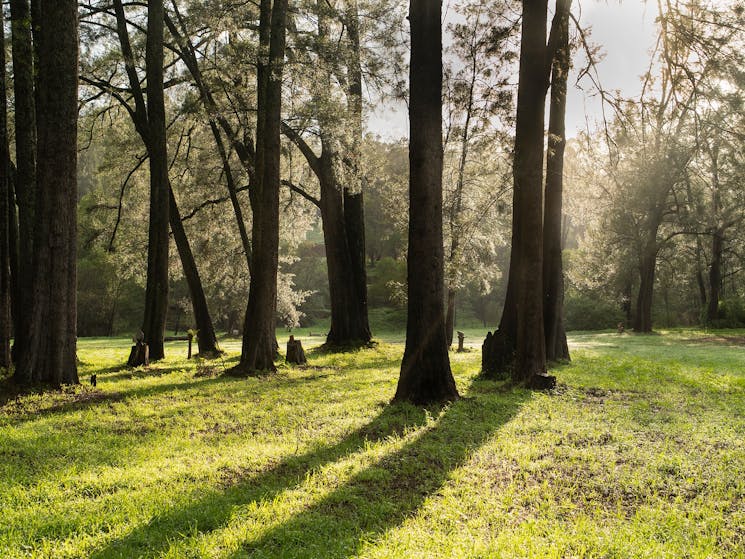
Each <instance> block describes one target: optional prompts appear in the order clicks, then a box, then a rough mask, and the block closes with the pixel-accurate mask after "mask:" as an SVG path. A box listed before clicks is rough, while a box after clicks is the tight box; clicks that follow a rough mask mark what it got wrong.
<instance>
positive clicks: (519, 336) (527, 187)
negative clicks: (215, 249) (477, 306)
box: [482, 0, 556, 385]
mask: <svg viewBox="0 0 745 559" xmlns="http://www.w3.org/2000/svg"><path fill="white" fill-rule="evenodd" d="M547 12H548V2H547V0H524V1H523V17H522V38H521V40H520V70H519V83H518V93H517V118H516V122H515V153H514V163H513V177H514V185H515V188H514V197H513V221H512V249H511V254H510V271H509V278H508V282H507V294H506V298H505V304H504V310H503V311H502V318H501V320H500V323H499V329H498V330H497V332H495V333H494V335H491V334H489V335H487V338H486V340H485V341H484V345H483V349H482V369H483V371H484V372H485V373H486V374H493V373H496V372H498V371H503V370H505V369H508V368H512V378H513V380H515V381H517V382H524V383H526V384H527V385H533V384H538V383H540V382H541V380H543V379H545V377H544V375H545V372H546V342H545V332H544V321H543V212H542V209H543V134H544V123H545V115H544V111H545V108H544V105H545V99H546V92H547V86H548V69H550V64H551V60H552V58H553V48H555V41H556V39H555V35H554V34H552V37H551V38H549V45H548V47H547V45H546V31H547V29H546V27H547V25H546V17H547Z"/></svg>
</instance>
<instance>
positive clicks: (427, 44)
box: [394, 0, 458, 404]
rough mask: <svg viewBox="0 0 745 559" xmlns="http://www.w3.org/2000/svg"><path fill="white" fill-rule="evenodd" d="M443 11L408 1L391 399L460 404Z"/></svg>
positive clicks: (435, 5) (425, 2) (421, 1)
mask: <svg viewBox="0 0 745 559" xmlns="http://www.w3.org/2000/svg"><path fill="white" fill-rule="evenodd" d="M441 11H442V6H441V4H440V2H431V1H429V0H411V3H410V12H409V20H410V23H411V69H410V76H411V78H410V91H411V93H410V101H409V123H410V147H409V165H410V170H409V252H408V264H407V267H408V271H407V280H408V288H407V289H408V291H407V292H408V314H407V319H406V348H405V350H404V356H403V360H402V361H401V374H400V376H399V380H398V387H397V388H396V395H395V397H394V400H395V401H410V402H412V403H415V404H427V403H431V402H437V401H444V400H453V399H456V398H458V391H457V389H456V386H455V380H454V379H453V374H452V372H451V370H450V358H449V356H448V349H447V338H446V336H445V313H444V309H443V301H444V295H445V293H444V291H445V289H444V288H445V275H444V249H443V242H442V159H443V155H442V24H441Z"/></svg>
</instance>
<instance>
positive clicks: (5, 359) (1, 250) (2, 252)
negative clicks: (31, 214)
mask: <svg viewBox="0 0 745 559" xmlns="http://www.w3.org/2000/svg"><path fill="white" fill-rule="evenodd" d="M0 44H2V45H5V21H4V17H3V14H2V12H0ZM0 96H2V97H1V98H0V367H4V368H6V369H7V368H9V367H10V365H11V357H10V329H11V328H10V319H11V314H10V291H11V288H10V223H9V222H10V211H11V207H10V188H9V185H10V154H9V148H8V101H7V91H6V80H5V49H4V48H3V49H2V50H0ZM13 212H15V208H13Z"/></svg>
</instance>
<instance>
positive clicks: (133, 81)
mask: <svg viewBox="0 0 745 559" xmlns="http://www.w3.org/2000/svg"><path fill="white" fill-rule="evenodd" d="M114 9H115V14H116V17H117V34H118V36H119V42H120V45H121V49H122V55H123V56H124V59H125V67H126V71H127V75H128V79H129V82H130V88H131V89H132V96H133V98H134V102H135V108H134V110H132V111H130V112H131V114H132V118H133V121H134V125H135V128H136V129H137V131H138V133H139V134H140V136H141V138H142V141H143V143H144V144H145V147H146V149H147V152H148V157H149V159H150V161H151V167H150V171H151V175H150V179H151V189H152V187H153V180H159V181H160V180H163V179H164V175H165V180H166V181H167V185H166V188H167V190H168V193H167V195H168V210H169V211H168V223H169V224H170V227H171V232H172V233H173V238H174V241H175V243H176V249H177V250H178V253H179V258H180V260H181V266H182V268H183V271H184V277H185V278H186V282H187V284H188V286H189V296H190V299H191V305H192V310H193V312H194V319H195V322H196V326H197V330H198V334H197V343H198V345H199V352H200V353H202V354H205V355H207V354H210V353H215V352H216V351H218V349H217V345H216V344H217V337H216V336H215V330H214V326H213V324H212V318H211V316H210V314H209V308H208V307H207V299H206V297H205V295H204V288H203V287H202V280H201V278H200V277H199V271H198V269H197V266H196V262H195V260H194V255H193V253H192V251H191V246H190V245H189V239H188V237H187V236H186V231H185V230H184V226H183V224H182V223H181V216H180V213H179V211H178V206H177V205H176V199H175V197H174V196H173V190H172V188H171V184H170V179H168V169H167V165H166V170H165V173H164V172H163V169H162V164H161V163H160V162H158V163H156V166H155V167H153V166H152V160H153V157H156V158H158V159H163V161H165V160H166V158H167V153H166V152H163V151H162V146H161V145H160V144H161V142H162V141H163V140H164V139H165V138H166V130H165V107H164V109H163V114H162V131H156V133H155V134H153V133H152V132H151V129H152V128H153V127H156V128H160V127H161V124H159V123H158V122H155V121H153V120H151V118H150V113H149V110H148V109H147V108H146V100H145V95H144V92H143V91H142V89H141V88H140V85H139V78H138V77H137V72H136V69H135V67H134V58H133V53H132V48H131V46H130V41H129V34H128V31H127V26H126V18H125V14H124V6H123V4H122V2H121V0H115V2H114ZM165 21H166V14H165V12H164V13H163V22H161V24H160V27H161V32H162V27H163V24H164V23H165ZM168 23H169V27H171V28H172V30H173V31H175V28H173V24H172V22H171V21H170V20H168ZM156 24H158V23H157V22H153V25H156ZM174 36H176V33H174ZM179 37H180V36H179ZM150 60H152V62H153V63H155V64H157V63H158V61H157V57H148V59H147V60H146V64H147V63H148V62H149V61H150ZM160 63H161V64H162V58H161V61H160ZM154 74H155V75H153V79H157V72H155V73H154ZM162 80H163V77H162V71H161V75H160V83H161V84H162ZM156 89H157V90H158V91H156V92H155V94H156V96H157V95H160V96H161V97H162V96H163V92H162V88H156ZM148 91H150V89H148ZM153 102H157V99H153ZM158 114H159V112H158V111H156V112H155V115H156V117H158ZM154 169H155V173H156V174H155V175H153V170H154ZM158 190H159V191H160V185H158ZM160 202H161V201H160V200H159V203H160ZM151 203H152V197H151ZM151 218H152V214H151ZM160 254H161V256H162V252H161V253H160ZM166 259H167V253H166ZM161 296H162V295H159V296H158V304H159V305H160V304H162V302H163V301H165V304H166V311H167V304H168V300H167V299H168V297H167V292H166V295H165V297H163V299H162V300H161ZM147 300H148V295H147V293H146V304H147ZM157 308H158V309H160V307H157ZM146 313H147V308H146ZM146 320H151V319H149V318H147V316H146ZM157 328H159V325H156V329H157ZM144 330H145V329H144V328H143V331H144ZM163 331H165V318H163ZM156 345H158V344H156ZM159 345H160V346H162V341H161V342H160V343H159ZM161 352H162V350H161ZM150 356H151V358H153V359H154V358H155V357H153V353H152V347H151V353H150Z"/></svg>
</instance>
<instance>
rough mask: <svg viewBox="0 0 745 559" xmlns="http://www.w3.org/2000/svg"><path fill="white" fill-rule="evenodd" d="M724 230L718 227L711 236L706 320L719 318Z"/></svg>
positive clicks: (710, 320)
mask: <svg viewBox="0 0 745 559" xmlns="http://www.w3.org/2000/svg"><path fill="white" fill-rule="evenodd" d="M723 253H724V232H723V231H722V230H721V229H717V230H716V231H715V232H714V234H713V235H712V237H711V263H710V264H709V304H708V305H707V307H706V322H707V323H711V322H712V321H714V320H716V319H717V318H719V299H720V298H721V292H722V255H723Z"/></svg>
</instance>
